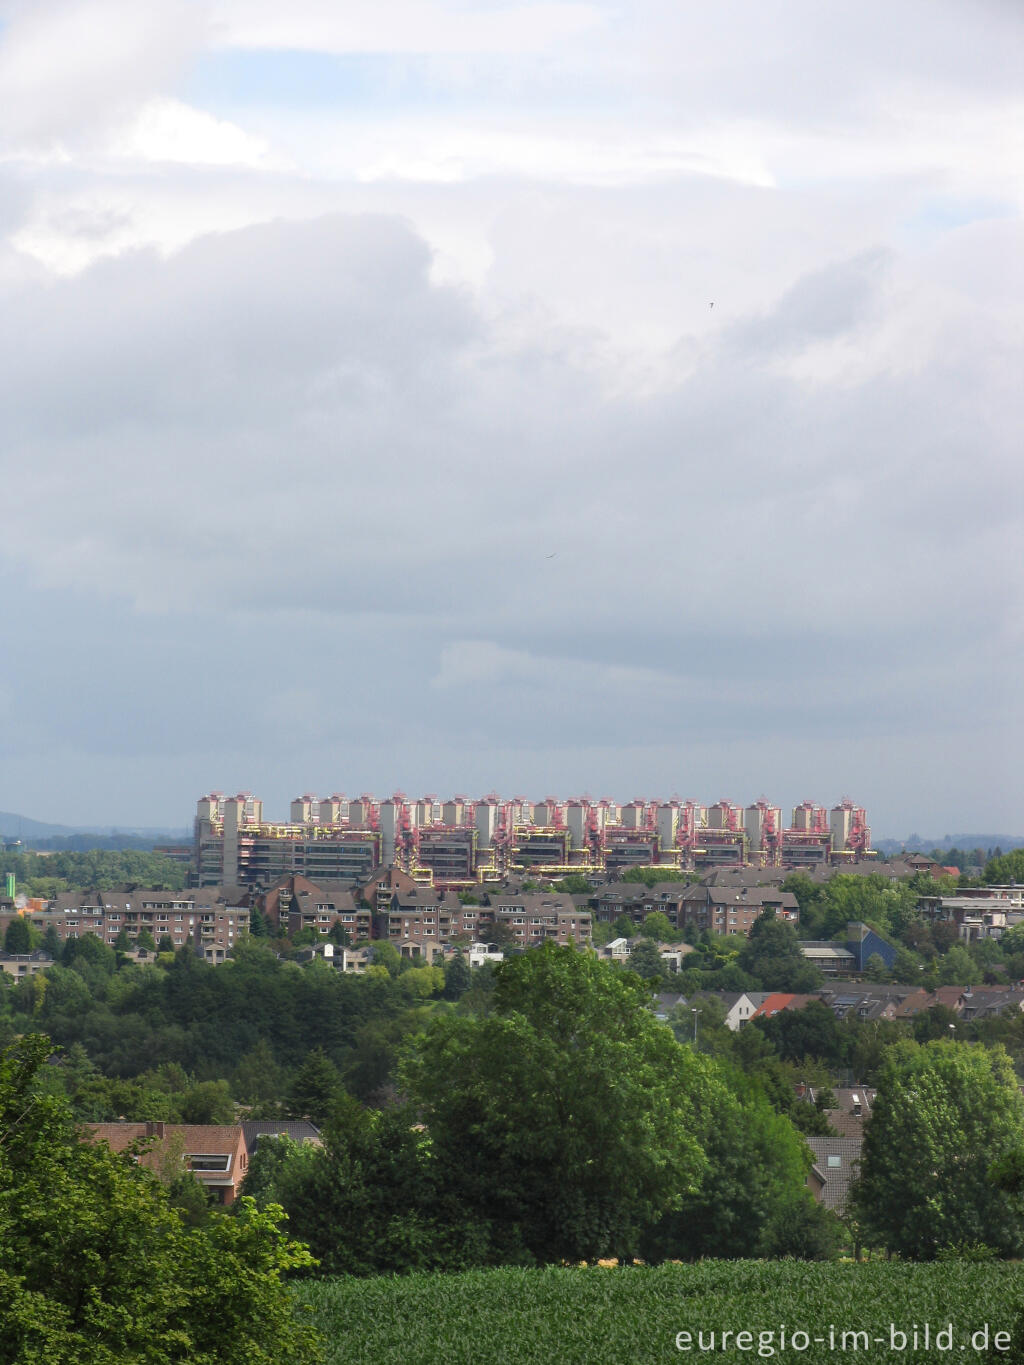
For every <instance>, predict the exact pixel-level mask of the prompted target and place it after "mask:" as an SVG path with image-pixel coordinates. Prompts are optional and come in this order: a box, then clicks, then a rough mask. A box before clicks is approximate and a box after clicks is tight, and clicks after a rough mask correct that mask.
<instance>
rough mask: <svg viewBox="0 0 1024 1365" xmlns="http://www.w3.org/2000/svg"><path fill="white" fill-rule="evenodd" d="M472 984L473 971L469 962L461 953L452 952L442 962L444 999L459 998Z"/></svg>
mask: <svg viewBox="0 0 1024 1365" xmlns="http://www.w3.org/2000/svg"><path fill="white" fill-rule="evenodd" d="M472 984H473V973H472V972H471V970H470V967H469V963H468V962H467V961H466V959H465V958H464V957H463V956H462V954H461V953H453V954H452V956H451V957H450V958H449V959H448V961H447V962H446V963H445V964H444V991H443V995H444V998H445V999H446V1000H459V999H461V998H462V996H464V995H465V994H466V992H467V991H468V990H469V988H470V986H472Z"/></svg>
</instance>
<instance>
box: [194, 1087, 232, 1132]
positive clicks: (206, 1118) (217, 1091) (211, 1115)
mask: <svg viewBox="0 0 1024 1365" xmlns="http://www.w3.org/2000/svg"><path fill="white" fill-rule="evenodd" d="M181 1121H182V1123H234V1121H235V1106H234V1102H233V1101H232V1099H231V1087H230V1086H229V1085H228V1083H227V1081H199V1082H198V1084H196V1085H193V1086H190V1087H189V1088H188V1090H186V1091H185V1094H184V1095H183V1096H182V1099H181Z"/></svg>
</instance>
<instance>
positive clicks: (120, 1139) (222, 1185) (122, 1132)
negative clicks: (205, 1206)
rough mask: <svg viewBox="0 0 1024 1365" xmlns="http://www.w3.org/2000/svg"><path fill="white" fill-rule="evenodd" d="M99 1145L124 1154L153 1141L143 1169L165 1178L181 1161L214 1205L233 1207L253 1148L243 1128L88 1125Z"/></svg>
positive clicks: (227, 1125)
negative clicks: (168, 1171) (166, 1170)
mask: <svg viewBox="0 0 1024 1365" xmlns="http://www.w3.org/2000/svg"><path fill="white" fill-rule="evenodd" d="M84 1127H85V1129H86V1131H87V1133H90V1134H91V1135H92V1137H93V1139H94V1140H95V1141H97V1142H105V1143H106V1144H107V1146H108V1147H110V1148H111V1150H112V1151H115V1152H124V1151H126V1150H127V1149H128V1148H129V1147H130V1146H131V1145H132V1143H134V1142H139V1141H140V1140H141V1141H144V1140H146V1139H149V1140H150V1146H149V1148H148V1149H147V1150H146V1151H144V1152H143V1153H142V1155H141V1156H140V1157H139V1162H140V1164H141V1165H143V1166H146V1167H147V1168H148V1169H149V1170H152V1171H157V1172H162V1171H164V1170H165V1169H166V1168H168V1167H169V1166H171V1167H173V1165H174V1164H175V1163H176V1162H179V1161H183V1162H184V1164H185V1166H186V1168H187V1169H188V1170H189V1171H191V1172H192V1174H193V1175H194V1176H195V1178H196V1179H197V1180H198V1181H199V1183H200V1184H201V1185H202V1186H203V1187H204V1189H205V1190H206V1192H207V1195H208V1196H209V1198H210V1199H211V1201H212V1202H213V1203H215V1204H233V1203H234V1201H235V1199H236V1198H237V1197H238V1191H239V1189H240V1187H241V1184H242V1181H243V1180H244V1179H245V1173H246V1171H247V1170H248V1167H249V1148H248V1146H247V1144H246V1140H245V1132H244V1130H243V1128H242V1125H241V1124H240V1123H232V1124H208V1123H87V1124H85V1125H84Z"/></svg>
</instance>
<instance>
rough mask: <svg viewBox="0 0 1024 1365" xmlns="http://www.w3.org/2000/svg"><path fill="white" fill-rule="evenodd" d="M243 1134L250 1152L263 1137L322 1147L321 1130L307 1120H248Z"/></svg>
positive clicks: (244, 1125)
mask: <svg viewBox="0 0 1024 1365" xmlns="http://www.w3.org/2000/svg"><path fill="white" fill-rule="evenodd" d="M242 1132H243V1133H244V1134H245V1143H246V1146H247V1147H248V1148H249V1151H250V1152H251V1151H252V1150H253V1148H254V1147H255V1146H256V1144H257V1143H258V1142H259V1140H260V1138H262V1137H290V1138H291V1139H292V1141H293V1142H313V1143H315V1144H316V1145H317V1146H318V1147H319V1146H320V1145H321V1141H320V1129H319V1128H317V1127H315V1126H314V1125H313V1124H312V1123H309V1122H308V1121H307V1120H306V1119H246V1121H245V1122H244V1123H243V1124H242Z"/></svg>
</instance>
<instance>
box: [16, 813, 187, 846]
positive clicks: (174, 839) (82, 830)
mask: <svg viewBox="0 0 1024 1365" xmlns="http://www.w3.org/2000/svg"><path fill="white" fill-rule="evenodd" d="M191 837H192V836H191V831H190V830H186V829H166V828H154V827H152V826H150V827H146V826H138V825H136V826H131V827H129V828H127V829H122V828H119V827H116V826H113V825H50V824H47V823H46V822H45V821H43V820H33V819H32V818H31V817H30V816H28V815H18V814H16V813H15V812H13V811H0V840H4V841H6V842H8V843H9V842H12V841H14V840H19V841H20V842H21V843H22V844H24V845H25V847H26V848H35V849H76V850H81V849H87V848H152V846H153V845H154V844H179V843H185V842H187V841H188V840H189V839H190V838H191Z"/></svg>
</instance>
